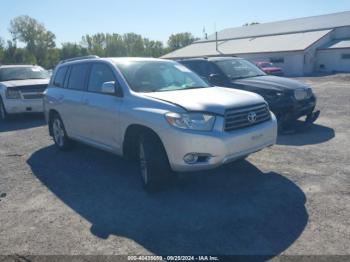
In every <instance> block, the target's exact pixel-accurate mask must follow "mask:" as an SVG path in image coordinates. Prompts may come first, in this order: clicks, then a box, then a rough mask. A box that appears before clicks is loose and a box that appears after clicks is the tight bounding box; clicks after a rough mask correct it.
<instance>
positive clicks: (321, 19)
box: [199, 11, 350, 42]
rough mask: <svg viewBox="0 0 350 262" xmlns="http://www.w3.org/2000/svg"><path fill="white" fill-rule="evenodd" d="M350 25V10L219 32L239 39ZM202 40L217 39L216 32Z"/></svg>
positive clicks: (222, 35)
mask: <svg viewBox="0 0 350 262" xmlns="http://www.w3.org/2000/svg"><path fill="white" fill-rule="evenodd" d="M343 26H350V11H346V12H341V13H333V14H327V15H319V16H311V17H304V18H297V19H290V20H284V21H278V22H270V23H264V24H257V25H250V26H241V27H235V28H228V29H224V30H222V31H220V32H218V39H220V40H224V39H238V38H248V37H258V36H267V35H279V34H291V33H297V32H309V31H320V30H327V29H334V28H336V27H343ZM201 41H215V34H213V35H210V36H209V37H208V39H202V40H199V42H201Z"/></svg>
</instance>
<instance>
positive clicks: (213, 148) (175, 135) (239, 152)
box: [159, 114, 277, 172]
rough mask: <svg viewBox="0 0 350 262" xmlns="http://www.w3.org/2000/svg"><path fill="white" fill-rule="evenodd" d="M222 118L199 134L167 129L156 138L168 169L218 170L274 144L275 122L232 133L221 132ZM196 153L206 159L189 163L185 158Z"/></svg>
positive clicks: (275, 135)
mask: <svg viewBox="0 0 350 262" xmlns="http://www.w3.org/2000/svg"><path fill="white" fill-rule="evenodd" d="M222 127H223V119H217V120H216V124H215V128H214V131H212V132H198V131H189V130H180V129H176V128H168V129H165V130H162V131H161V132H160V133H159V135H160V138H161V140H162V142H163V144H164V147H165V150H166V152H167V155H168V159H169V163H170V166H171V168H172V169H173V170H174V171H177V172H188V171H199V170H205V169H211V168H215V167H218V166H220V165H222V164H226V163H229V162H231V161H234V160H236V159H239V158H241V157H243V156H246V155H249V154H252V153H254V152H257V151H260V150H262V149H264V148H265V147H268V146H272V145H274V144H275V143H276V138H277V120H276V118H275V116H274V115H273V114H272V119H271V120H270V121H268V122H265V123H262V124H259V125H256V126H253V127H249V128H244V129H240V130H236V131H231V132H223V131H222ZM189 153H196V154H201V155H206V156H209V157H208V158H207V160H206V161H204V162H198V163H195V164H188V163H186V162H185V161H184V156H185V155H186V154H189Z"/></svg>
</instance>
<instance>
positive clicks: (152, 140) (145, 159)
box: [138, 132, 171, 192]
mask: <svg viewBox="0 0 350 262" xmlns="http://www.w3.org/2000/svg"><path fill="white" fill-rule="evenodd" d="M138 160H139V161H138V162H139V171H140V176H141V181H142V184H143V187H144V189H145V190H146V191H148V192H152V191H157V190H160V189H161V187H162V186H164V184H165V182H166V181H167V180H168V178H169V174H170V172H171V171H170V166H169V161H168V157H167V154H166V152H165V149H164V146H163V144H162V142H161V141H160V139H159V138H158V137H157V136H156V135H155V134H153V133H151V132H146V133H145V134H142V135H141V136H140V138H139V144H138Z"/></svg>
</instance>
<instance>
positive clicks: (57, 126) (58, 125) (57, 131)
mask: <svg viewBox="0 0 350 262" xmlns="http://www.w3.org/2000/svg"><path fill="white" fill-rule="evenodd" d="M52 131H53V137H54V139H55V142H56V143H57V144H58V145H59V146H60V147H63V145H64V136H65V134H64V129H63V126H62V122H61V121H60V120H59V119H58V118H56V119H55V120H54V121H53V125H52Z"/></svg>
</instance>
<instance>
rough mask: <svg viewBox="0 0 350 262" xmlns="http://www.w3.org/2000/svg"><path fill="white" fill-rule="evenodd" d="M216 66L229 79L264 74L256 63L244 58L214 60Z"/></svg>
mask: <svg viewBox="0 0 350 262" xmlns="http://www.w3.org/2000/svg"><path fill="white" fill-rule="evenodd" d="M215 63H216V64H217V65H218V67H219V68H220V69H221V70H222V71H223V72H224V73H225V75H227V76H228V77H229V78H231V79H238V78H248V77H254V76H264V75H266V74H265V73H264V72H263V71H262V70H261V69H260V68H258V67H257V66H256V65H254V64H252V63H250V62H249V61H247V60H244V59H230V60H229V59H227V60H219V61H215Z"/></svg>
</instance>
